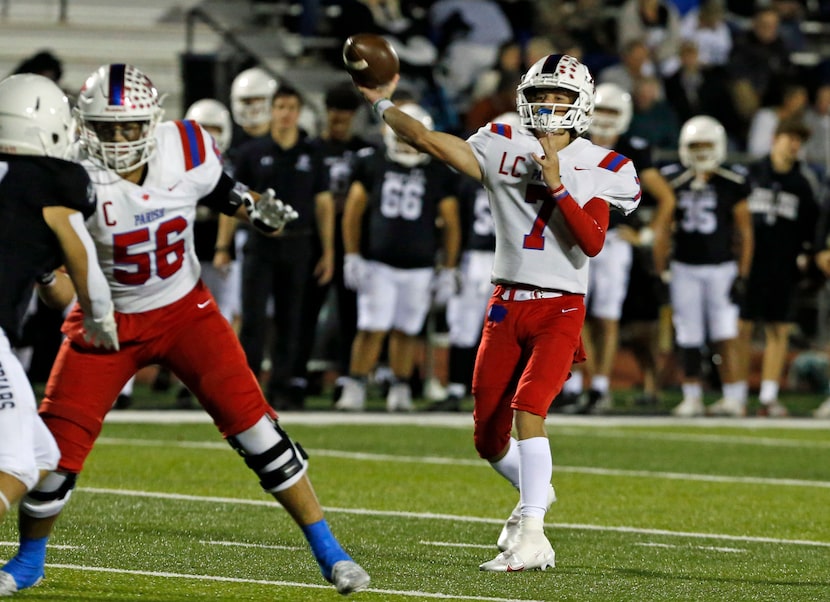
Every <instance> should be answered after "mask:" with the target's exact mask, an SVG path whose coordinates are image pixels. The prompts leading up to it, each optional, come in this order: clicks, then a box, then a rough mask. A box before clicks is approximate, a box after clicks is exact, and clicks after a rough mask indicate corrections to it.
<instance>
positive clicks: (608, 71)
mask: <svg viewBox="0 0 830 602" xmlns="http://www.w3.org/2000/svg"><path fill="white" fill-rule="evenodd" d="M656 73H657V70H656V69H655V68H654V63H653V62H652V61H651V58H649V50H648V46H646V43H645V41H643V40H642V39H634V40H629V41H628V42H627V43H626V44H625V46H624V47H623V49H622V53H621V55H620V62H619V63H617V64H616V65H611V66H610V67H606V68H605V69H603V70H602V71H601V72H600V74H599V78H598V80H597V83H600V84H617V85H618V86H619V87H620V88H622V89H623V90H625V91H626V92H628V93H629V94H633V92H634V82H636V81H637V80H638V79H640V78H641V77H646V76H653V75H655V74H656Z"/></svg>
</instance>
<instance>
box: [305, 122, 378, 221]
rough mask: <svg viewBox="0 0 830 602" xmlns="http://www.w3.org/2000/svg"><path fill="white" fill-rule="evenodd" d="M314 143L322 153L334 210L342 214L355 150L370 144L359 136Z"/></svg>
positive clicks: (320, 140)
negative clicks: (343, 140)
mask: <svg viewBox="0 0 830 602" xmlns="http://www.w3.org/2000/svg"><path fill="white" fill-rule="evenodd" d="M316 145H317V146H318V147H319V148H320V152H321V154H322V155H323V164H324V165H325V166H326V169H327V170H328V172H329V190H331V194H332V196H333V197H334V212H335V214H336V215H342V214H343V207H344V206H345V204H346V195H347V194H348V192H349V186H350V185H351V183H352V167H353V164H354V160H355V156H356V154H357V152H358V151H359V150H360V149H362V148H367V147H370V146H372V144H370V143H369V142H367V141H366V140H364V139H363V138H360V137H357V136H355V137H353V138H350V139H349V140H347V141H346V142H339V141H335V140H323V139H322V138H321V139H318V140H317V141H316Z"/></svg>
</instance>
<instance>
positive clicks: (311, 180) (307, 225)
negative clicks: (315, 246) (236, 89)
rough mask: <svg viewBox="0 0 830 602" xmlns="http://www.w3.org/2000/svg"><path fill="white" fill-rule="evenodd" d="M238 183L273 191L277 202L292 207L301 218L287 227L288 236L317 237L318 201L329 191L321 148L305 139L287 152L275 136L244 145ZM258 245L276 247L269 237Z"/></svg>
mask: <svg viewBox="0 0 830 602" xmlns="http://www.w3.org/2000/svg"><path fill="white" fill-rule="evenodd" d="M235 168H236V170H235V174H236V180H238V181H239V182H242V183H244V184H245V185H247V186H249V187H250V188H252V189H254V190H258V191H262V190H265V189H266V188H273V189H274V191H275V192H276V193H277V198H278V199H280V200H282V201H283V202H284V203H288V204H289V205H291V206H292V207H293V208H294V209H295V210H296V211H297V213H299V217H298V218H297V219H296V220H294V221H292V222H289V223H288V224H287V225H286V226H285V233H286V234H291V233H303V234H313V233H314V232H315V231H316V228H317V218H316V214H315V210H316V204H315V200H314V197H315V196H317V194H319V193H321V192H325V191H327V190H328V189H329V174H328V170H327V169H326V168H325V166H324V165H323V155H322V153H321V152H320V148H319V147H318V146H317V145H316V144H314V143H313V142H312V141H311V140H310V139H309V138H307V137H303V136H301V137H300V139H299V140H298V141H297V143H296V144H295V145H294V146H292V147H291V148H288V149H284V148H282V147H281V146H280V145H279V144H277V143H276V142H274V139H273V138H272V137H271V136H265V137H262V138H254V139H252V140H250V141H248V142H246V143H245V144H243V145H242V146H241V147H240V148H239V151H238V155H237V157H236V163H235ZM253 238H254V239H256V241H249V243H250V242H255V244H264V245H266V247H267V245H268V244H269V243H273V240H274V239H272V238H269V237H267V236H255V237H253Z"/></svg>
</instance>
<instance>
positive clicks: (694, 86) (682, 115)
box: [663, 40, 744, 148]
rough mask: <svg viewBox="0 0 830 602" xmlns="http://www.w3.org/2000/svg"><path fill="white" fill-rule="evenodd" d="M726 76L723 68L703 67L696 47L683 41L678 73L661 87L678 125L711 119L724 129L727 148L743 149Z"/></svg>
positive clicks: (741, 131) (666, 80) (693, 43)
mask: <svg viewBox="0 0 830 602" xmlns="http://www.w3.org/2000/svg"><path fill="white" fill-rule="evenodd" d="M726 76H727V72H726V69H725V68H724V67H721V66H718V65H713V66H708V67H707V66H704V65H703V64H702V63H701V62H700V55H699V49H698V45H697V43H696V42H695V41H694V40H684V41H683V42H682V43H681V44H680V69H678V70H677V71H676V72H675V73H674V74H672V75H671V76H669V77H667V78H665V79H664V80H663V87H664V89H665V91H666V100H667V101H668V103H669V104H670V105H671V107H672V109H674V112H675V113H676V114H677V119H678V121H679V122H680V123H685V122H686V121H687V120H689V119H691V118H692V117H694V116H695V115H711V116H712V117H714V118H715V119H717V120H718V121H720V122H721V123H722V124H723V126H724V128H726V133H727V134H728V135H729V140H730V142H731V144H730V146H731V147H733V148H736V147H738V146H740V147H743V144H744V140H743V136H744V132H743V130H742V129H741V128H740V127H738V124H739V121H740V120H739V119H738V116H737V113H736V112H735V106H734V103H733V101H732V94H731V92H730V87H729V83H728V81H727V79H726ZM739 143H740V144H739Z"/></svg>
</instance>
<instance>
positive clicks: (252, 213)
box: [245, 188, 300, 234]
mask: <svg viewBox="0 0 830 602" xmlns="http://www.w3.org/2000/svg"><path fill="white" fill-rule="evenodd" d="M245 208H246V209H247V210H248V216H249V217H250V218H251V223H252V224H253V225H254V226H256V227H257V228H259V229H260V230H262V231H263V232H266V233H268V234H270V233H271V232H276V231H277V230H281V229H282V228H284V227H285V224H287V223H288V222H291V221H294V220H295V219H297V218H298V217H300V214H299V213H297V212H296V211H295V210H294V208H293V207H292V206H291V205H289V204H288V203H283V202H282V201H281V200H279V199H278V198H277V197H276V193H275V192H274V189H273V188H269V189H267V190H266V191H265V192H263V193H262V194H260V195H259V200H258V201H256V202H254V199H253V197H252V196H251V195H250V194H246V195H245Z"/></svg>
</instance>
